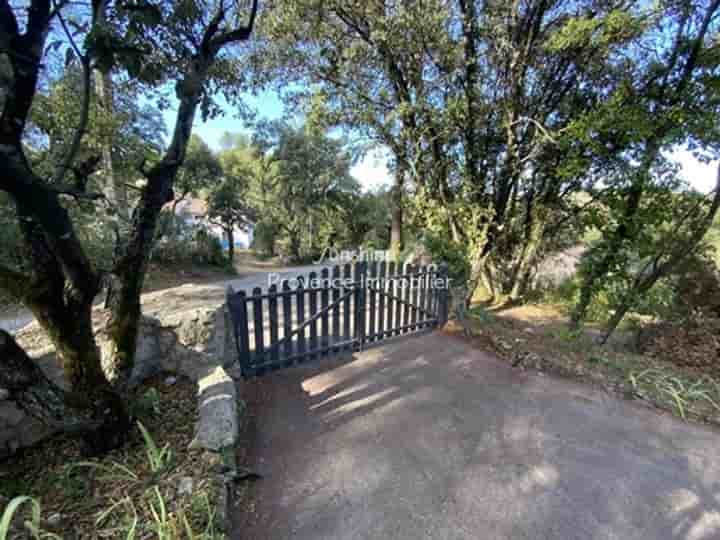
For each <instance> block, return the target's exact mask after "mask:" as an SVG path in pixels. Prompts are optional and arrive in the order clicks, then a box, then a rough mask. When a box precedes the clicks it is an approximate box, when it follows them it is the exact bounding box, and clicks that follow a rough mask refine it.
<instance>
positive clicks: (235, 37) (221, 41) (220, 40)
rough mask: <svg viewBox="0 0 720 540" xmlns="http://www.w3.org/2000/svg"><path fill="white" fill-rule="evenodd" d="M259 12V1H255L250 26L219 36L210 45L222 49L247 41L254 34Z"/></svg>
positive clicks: (249, 21)
mask: <svg viewBox="0 0 720 540" xmlns="http://www.w3.org/2000/svg"><path fill="white" fill-rule="evenodd" d="M257 11H258V0H253V3H252V9H251V11H250V19H249V20H248V24H247V25H246V26H243V27H242V28H236V29H235V30H231V31H229V32H225V33H224V34H221V35H219V36H218V37H216V38H214V39H212V40H211V42H210V44H211V45H212V46H213V47H215V48H217V49H220V47H222V46H223V45H226V44H228V43H232V42H235V41H245V40H247V39H248V38H249V37H250V34H251V33H252V30H253V26H254V25H255V17H256V16H257Z"/></svg>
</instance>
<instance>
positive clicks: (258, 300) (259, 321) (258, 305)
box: [252, 287, 265, 364]
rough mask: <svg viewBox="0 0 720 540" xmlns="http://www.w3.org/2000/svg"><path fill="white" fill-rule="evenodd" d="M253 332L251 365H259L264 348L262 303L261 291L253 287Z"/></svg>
mask: <svg viewBox="0 0 720 540" xmlns="http://www.w3.org/2000/svg"><path fill="white" fill-rule="evenodd" d="M252 302H253V330H254V331H255V343H254V345H255V354H254V355H253V357H254V358H253V363H254V364H260V363H261V362H262V360H263V356H264V353H265V346H264V345H263V333H264V330H265V329H264V328H263V307H262V304H263V301H262V289H261V288H260V287H255V288H254V289H253V300H252Z"/></svg>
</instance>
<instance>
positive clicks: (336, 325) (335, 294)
mask: <svg viewBox="0 0 720 540" xmlns="http://www.w3.org/2000/svg"><path fill="white" fill-rule="evenodd" d="M332 302H333V305H334V306H335V307H333V313H332V342H333V345H334V344H335V343H338V342H340V341H342V340H341V339H340V311H341V309H342V307H341V306H340V305H339V302H340V267H339V266H335V267H333V270H332ZM333 349H337V348H336V347H333Z"/></svg>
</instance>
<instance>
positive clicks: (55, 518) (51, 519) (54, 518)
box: [45, 512, 63, 527]
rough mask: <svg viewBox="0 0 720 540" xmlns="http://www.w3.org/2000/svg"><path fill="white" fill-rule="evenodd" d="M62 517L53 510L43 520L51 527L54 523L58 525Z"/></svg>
mask: <svg viewBox="0 0 720 540" xmlns="http://www.w3.org/2000/svg"><path fill="white" fill-rule="evenodd" d="M62 518H63V516H62V514H60V513H58V512H53V513H52V514H50V515H49V516H48V517H47V518H46V519H45V522H46V523H47V524H48V525H50V526H51V527H54V526H55V525H60V523H61V522H62Z"/></svg>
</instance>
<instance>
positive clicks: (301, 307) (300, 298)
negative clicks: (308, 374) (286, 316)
mask: <svg viewBox="0 0 720 540" xmlns="http://www.w3.org/2000/svg"><path fill="white" fill-rule="evenodd" d="M295 295H296V296H295V300H296V302H295V307H296V308H297V324H298V328H301V329H300V331H299V332H298V335H297V348H298V354H299V355H302V354H303V353H304V352H305V328H302V324H303V323H304V322H305V287H303V280H302V279H300V280H298V286H297V288H296V289H295ZM298 358H300V357H298Z"/></svg>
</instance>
